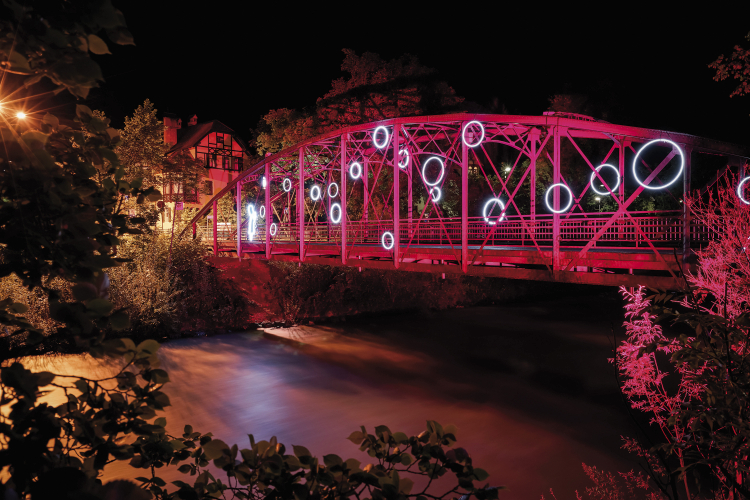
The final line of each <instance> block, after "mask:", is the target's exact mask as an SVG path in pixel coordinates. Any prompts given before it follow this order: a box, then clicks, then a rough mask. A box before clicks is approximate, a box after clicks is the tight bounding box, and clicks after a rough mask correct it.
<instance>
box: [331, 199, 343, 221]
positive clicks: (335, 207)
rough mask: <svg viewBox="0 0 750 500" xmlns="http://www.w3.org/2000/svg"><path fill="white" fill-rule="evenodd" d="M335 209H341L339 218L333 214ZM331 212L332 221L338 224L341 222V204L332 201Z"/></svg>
mask: <svg viewBox="0 0 750 500" xmlns="http://www.w3.org/2000/svg"><path fill="white" fill-rule="evenodd" d="M334 210H338V211H339V218H338V219H337V218H336V217H334V216H333V211H334ZM329 213H330V217H331V222H333V223H334V224H338V223H339V222H341V214H342V211H341V205H339V204H338V203H332V204H331V211H330V212H329Z"/></svg>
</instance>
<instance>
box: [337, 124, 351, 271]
mask: <svg viewBox="0 0 750 500" xmlns="http://www.w3.org/2000/svg"><path fill="white" fill-rule="evenodd" d="M348 135H349V134H341V148H340V151H341V189H340V190H339V192H340V193H341V194H340V195H339V200H340V201H341V263H342V264H344V265H346V257H347V252H346V162H347V159H346V140H347V138H348Z"/></svg>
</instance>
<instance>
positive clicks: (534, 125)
mask: <svg viewBox="0 0 750 500" xmlns="http://www.w3.org/2000/svg"><path fill="white" fill-rule="evenodd" d="M747 162H748V154H747V151H746V150H744V149H743V148H741V147H739V146H735V145H732V144H728V143H724V142H720V141H713V140H709V139H705V138H701V137H696V136H691V135H686V134H680V133H675V132H667V131H661V130H651V129H645V128H637V127H629V126H622V125H615V124H611V123H606V122H602V121H598V120H594V119H592V118H589V117H583V116H580V115H572V114H559V113H556V114H551V113H546V114H545V116H515V115H478V114H453V115H441V116H420V117H407V118H395V119H388V120H383V121H379V122H374V123H369V124H365V125H358V126H352V127H347V128H343V129H340V130H335V131H331V132H329V133H326V134H323V135H320V136H318V137H315V138H312V139H309V140H306V141H304V142H301V143H299V144H296V145H294V146H292V147H289V148H286V149H284V150H283V151H281V152H279V153H277V154H274V155H271V156H268V157H266V158H265V159H263V160H262V161H260V162H259V163H257V164H256V165H255V166H253V167H252V168H250V169H248V170H246V171H244V172H241V173H240V174H239V176H238V177H237V178H236V179H234V180H233V181H232V182H231V183H230V184H229V185H227V187H226V188H225V189H223V190H222V191H221V192H219V193H217V194H216V195H215V196H214V197H213V198H212V199H211V200H210V201H209V202H208V203H207V204H206V205H205V206H204V207H203V208H202V209H201V210H200V211H199V212H198V214H197V215H196V216H195V218H194V219H193V220H192V221H191V223H190V226H188V227H191V226H192V230H193V237H194V238H196V237H200V238H203V239H204V241H206V242H207V243H208V244H210V245H211V247H212V249H213V253H214V255H215V256H221V255H224V256H231V257H235V258H239V259H266V260H284V261H295V262H305V263H314V264H327V265H344V266H354V267H358V268H360V270H361V268H376V269H401V270H407V271H423V272H433V273H463V274H468V275H478V276H496V277H504V278H518V279H532V280H549V281H562V282H571V283H588V284H598V285H625V286H633V285H636V284H644V285H647V286H651V287H654V288H661V289H677V288H680V287H681V286H682V285H681V283H682V280H681V277H680V273H681V271H682V270H684V269H686V268H688V269H689V267H690V265H691V263H692V260H693V259H691V249H695V248H698V247H700V246H701V245H703V244H706V243H707V242H708V241H709V240H710V238H711V237H712V236H711V232H710V230H709V229H708V228H705V227H700V226H697V225H696V224H694V223H693V222H692V221H691V218H690V214H689V213H688V211H687V210H686V209H685V207H684V206H683V204H682V200H683V199H684V197H685V196H686V195H687V194H688V193H689V192H690V190H691V173H692V174H696V178H697V177H698V176H697V174H698V171H699V170H698V169H700V171H701V172H702V175H703V178H704V181H702V182H701V185H696V186H695V187H698V188H700V187H704V186H705V185H706V183H705V178H706V177H707V176H706V170H707V169H708V170H710V174H711V175H712V176H713V177H712V178H713V179H718V177H719V175H720V174H721V173H722V172H723V171H726V170H727V169H732V170H734V171H740V172H744V170H745V167H746V165H747ZM735 169H736V170H735ZM224 197H229V199H226V198H225V199H224V200H223V201H222V198H224ZM232 197H233V198H234V199H232ZM394 200H395V203H394ZM235 206H239V207H242V208H241V209H240V210H236V211H235V210H234V207H235ZM222 207H225V210H224V212H225V213H222ZM226 207H230V208H226Z"/></svg>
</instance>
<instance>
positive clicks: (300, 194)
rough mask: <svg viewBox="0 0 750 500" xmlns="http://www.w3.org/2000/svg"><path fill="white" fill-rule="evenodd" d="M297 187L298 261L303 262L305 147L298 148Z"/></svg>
mask: <svg viewBox="0 0 750 500" xmlns="http://www.w3.org/2000/svg"><path fill="white" fill-rule="evenodd" d="M297 168H299V185H298V186H297V231H299V232H298V234H299V261H300V262H304V261H305V147H304V146H302V147H301V148H299V161H298V163H297Z"/></svg>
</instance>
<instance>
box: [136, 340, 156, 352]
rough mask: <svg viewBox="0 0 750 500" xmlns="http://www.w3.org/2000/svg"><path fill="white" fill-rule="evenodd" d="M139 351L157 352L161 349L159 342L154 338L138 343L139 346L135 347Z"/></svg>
mask: <svg viewBox="0 0 750 500" xmlns="http://www.w3.org/2000/svg"><path fill="white" fill-rule="evenodd" d="M135 349H136V351H137V352H146V353H148V354H156V351H157V350H159V343H158V342H157V341H155V340H154V339H147V340H144V341H143V342H141V343H140V344H138V346H137V347H136V348H135Z"/></svg>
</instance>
